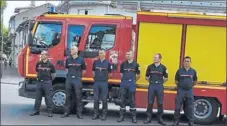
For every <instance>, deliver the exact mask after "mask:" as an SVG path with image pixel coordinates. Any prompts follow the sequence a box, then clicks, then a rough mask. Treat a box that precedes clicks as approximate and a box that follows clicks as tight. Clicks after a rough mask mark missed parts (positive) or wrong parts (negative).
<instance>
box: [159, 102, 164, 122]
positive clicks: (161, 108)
mask: <svg viewBox="0 0 227 126" xmlns="http://www.w3.org/2000/svg"><path fill="white" fill-rule="evenodd" d="M162 115H163V105H162V104H159V105H158V123H159V124H160V125H166V124H165V123H164V121H163V119H162Z"/></svg>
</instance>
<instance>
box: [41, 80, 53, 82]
mask: <svg viewBox="0 0 227 126" xmlns="http://www.w3.org/2000/svg"><path fill="white" fill-rule="evenodd" d="M38 81H39V82H44V81H52V80H38Z"/></svg>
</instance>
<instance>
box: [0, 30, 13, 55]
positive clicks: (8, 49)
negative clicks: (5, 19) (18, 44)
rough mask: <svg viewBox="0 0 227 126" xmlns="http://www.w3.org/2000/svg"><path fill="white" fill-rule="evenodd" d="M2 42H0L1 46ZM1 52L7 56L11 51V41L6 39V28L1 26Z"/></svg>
mask: <svg viewBox="0 0 227 126" xmlns="http://www.w3.org/2000/svg"><path fill="white" fill-rule="evenodd" d="M0 41H2V37H0ZM1 46H2V44H0V48H1ZM3 53H4V54H6V55H7V56H9V55H10V53H11V42H10V41H9V39H8V28H6V27H3Z"/></svg>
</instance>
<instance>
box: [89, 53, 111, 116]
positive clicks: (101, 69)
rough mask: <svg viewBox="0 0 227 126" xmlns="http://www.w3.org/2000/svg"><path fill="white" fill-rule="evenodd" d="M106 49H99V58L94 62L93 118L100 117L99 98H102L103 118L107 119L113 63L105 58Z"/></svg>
mask: <svg viewBox="0 0 227 126" xmlns="http://www.w3.org/2000/svg"><path fill="white" fill-rule="evenodd" d="M105 55H106V54H105V51H104V50H99V59H98V60H95V61H94V63H93V67H92V71H93V75H94V113H93V117H92V119H93V120H96V119H98V118H99V100H102V104H103V107H102V117H101V119H102V120H106V115H107V111H108V110H107V109H108V105H107V97H108V78H109V76H111V75H110V72H111V64H110V63H109V61H108V60H106V59H105ZM99 98H100V99H99Z"/></svg>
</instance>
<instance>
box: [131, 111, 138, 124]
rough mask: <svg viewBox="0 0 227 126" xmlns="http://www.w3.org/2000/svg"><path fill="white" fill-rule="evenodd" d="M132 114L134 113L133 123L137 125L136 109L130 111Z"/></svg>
mask: <svg viewBox="0 0 227 126" xmlns="http://www.w3.org/2000/svg"><path fill="white" fill-rule="evenodd" d="M130 111H131V113H132V123H137V119H136V109H135V108H133V109H130Z"/></svg>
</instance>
